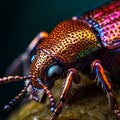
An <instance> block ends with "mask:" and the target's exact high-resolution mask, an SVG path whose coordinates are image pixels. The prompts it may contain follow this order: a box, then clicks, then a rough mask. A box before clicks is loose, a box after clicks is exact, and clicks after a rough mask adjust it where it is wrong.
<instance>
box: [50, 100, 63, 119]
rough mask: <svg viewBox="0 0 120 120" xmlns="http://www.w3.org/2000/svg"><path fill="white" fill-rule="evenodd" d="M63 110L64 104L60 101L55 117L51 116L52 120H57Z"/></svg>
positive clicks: (54, 113)
mask: <svg viewBox="0 0 120 120" xmlns="http://www.w3.org/2000/svg"><path fill="white" fill-rule="evenodd" d="M62 108H63V102H62V101H60V102H59V103H58V105H57V107H56V108H55V110H54V112H53V115H52V116H51V118H50V120H56V119H57V117H58V115H59V114H60V113H61V111H62Z"/></svg>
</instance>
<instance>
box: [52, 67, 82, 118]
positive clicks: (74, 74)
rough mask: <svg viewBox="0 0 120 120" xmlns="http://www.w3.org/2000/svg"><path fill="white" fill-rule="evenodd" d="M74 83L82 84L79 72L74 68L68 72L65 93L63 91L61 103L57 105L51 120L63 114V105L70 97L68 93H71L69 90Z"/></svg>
mask: <svg viewBox="0 0 120 120" xmlns="http://www.w3.org/2000/svg"><path fill="white" fill-rule="evenodd" d="M72 81H74V82H75V83H78V82H80V79H79V75H78V73H77V70H76V69H74V68H71V69H69V70H68V76H67V79H66V81H65V85H64V88H63V91H62V93H61V96H60V101H59V103H58V104H57V106H56V108H55V110H54V112H53V115H52V117H51V118H50V120H56V119H57V117H58V115H59V114H60V113H61V110H62V108H63V104H64V102H65V100H66V99H67V97H68V93H69V90H70V88H71V84H72Z"/></svg>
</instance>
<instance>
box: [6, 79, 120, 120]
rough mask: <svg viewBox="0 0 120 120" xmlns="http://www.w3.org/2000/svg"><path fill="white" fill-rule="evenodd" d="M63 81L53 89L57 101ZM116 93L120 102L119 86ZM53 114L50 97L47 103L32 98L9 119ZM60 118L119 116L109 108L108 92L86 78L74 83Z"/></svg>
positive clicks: (41, 119)
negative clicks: (77, 83)
mask: <svg viewBox="0 0 120 120" xmlns="http://www.w3.org/2000/svg"><path fill="white" fill-rule="evenodd" d="M62 82H63V81H56V84H55V87H54V88H53V89H52V92H53V95H54V96H55V99H56V100H57V101H58V100H59V96H60V92H61V90H62V89H61V88H62V87H61V86H62ZM115 94H116V97H117V100H118V103H119V104H120V89H119V88H116V89H115ZM51 115H52V113H51V112H50V104H49V100H48V99H47V100H46V102H45V104H40V103H37V102H35V101H32V100H31V101H30V102H27V103H24V105H22V106H21V107H19V108H18V109H17V110H16V111H14V112H13V113H12V114H11V115H10V116H9V118H8V120H49V118H50V116H51ZM58 120H117V118H116V117H115V115H114V114H113V112H112V111H111V110H110V108H109V104H108V99H107V96H106V93H105V92H104V91H103V90H101V88H100V87H99V86H98V87H97V86H96V84H94V83H93V81H91V82H90V81H89V80H88V79H84V80H83V81H82V82H81V83H80V84H79V85H75V84H73V85H72V88H71V90H70V93H69V98H68V100H67V101H66V103H65V104H64V108H63V110H62V113H61V114H60V115H59V117H58Z"/></svg>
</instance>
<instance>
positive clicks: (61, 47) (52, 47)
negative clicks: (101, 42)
mask: <svg viewBox="0 0 120 120" xmlns="http://www.w3.org/2000/svg"><path fill="white" fill-rule="evenodd" d="M97 43H98V41H97V38H96V36H95V34H94V33H93V31H92V29H91V28H90V27H89V26H88V24H86V23H84V22H83V21H73V20H66V21H64V22H62V23H60V24H58V25H57V26H56V27H55V28H54V29H53V31H52V32H51V33H50V35H49V36H48V38H47V39H45V40H44V41H42V42H41V44H39V46H38V48H39V49H42V50H43V51H45V52H47V53H48V54H50V55H51V56H52V57H53V58H55V59H57V60H58V61H61V62H63V63H65V64H67V63H71V62H74V61H75V60H76V59H79V58H80V57H81V56H82V57H84V56H86V55H87V54H89V53H90V52H92V51H94V50H95V49H96V47H97ZM86 51H87V53H86ZM81 54H82V55H81Z"/></svg>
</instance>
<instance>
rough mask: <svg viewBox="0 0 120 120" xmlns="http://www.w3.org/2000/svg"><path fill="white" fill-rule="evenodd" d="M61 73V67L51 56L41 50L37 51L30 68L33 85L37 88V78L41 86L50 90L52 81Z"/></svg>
mask: <svg viewBox="0 0 120 120" xmlns="http://www.w3.org/2000/svg"><path fill="white" fill-rule="evenodd" d="M62 73H63V66H62V65H61V64H60V63H58V62H57V61H56V60H55V59H54V58H53V57H52V56H50V55H49V54H46V53H45V52H43V51H42V50H37V52H36V55H35V58H34V60H33V61H32V64H31V66H30V74H31V75H32V76H33V81H32V82H33V85H34V86H36V87H37V79H38V78H39V79H40V80H41V81H42V82H43V84H45V85H46V86H48V87H49V88H51V87H52V86H53V84H54V80H55V79H56V78H58V77H59V75H61V74H62Z"/></svg>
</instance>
